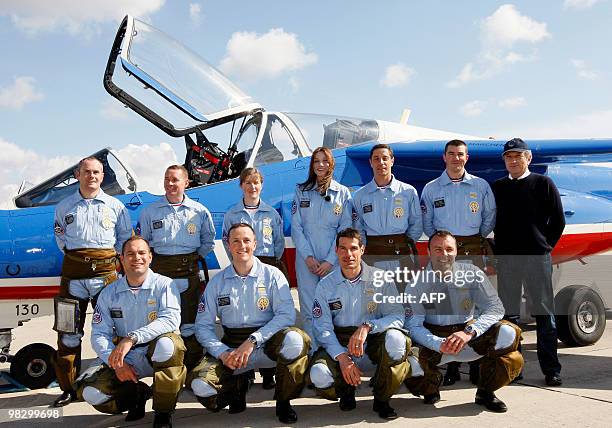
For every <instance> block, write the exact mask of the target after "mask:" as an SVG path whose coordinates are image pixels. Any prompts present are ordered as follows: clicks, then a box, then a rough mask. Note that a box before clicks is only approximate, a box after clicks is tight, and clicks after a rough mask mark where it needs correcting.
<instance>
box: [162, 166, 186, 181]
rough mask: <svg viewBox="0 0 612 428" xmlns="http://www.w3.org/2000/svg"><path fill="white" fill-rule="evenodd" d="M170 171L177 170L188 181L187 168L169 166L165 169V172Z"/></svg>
mask: <svg viewBox="0 0 612 428" xmlns="http://www.w3.org/2000/svg"><path fill="white" fill-rule="evenodd" d="M171 169H175V170H179V171H181V172H182V173H183V175H184V176H185V178H187V179H189V171H187V168H185V165H178V164H176V165H170V166H169V167H168V168H166V171H165V172H168V171H170V170H171Z"/></svg>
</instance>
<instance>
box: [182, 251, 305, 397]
mask: <svg viewBox="0 0 612 428" xmlns="http://www.w3.org/2000/svg"><path fill="white" fill-rule="evenodd" d="M217 317H218V318H219V320H220V321H221V325H222V326H223V330H224V336H223V338H219V336H218V335H217V333H216V331H215V320H216V319H217ZM294 324H295V308H294V305H293V299H292V297H291V292H290V290H289V284H288V283H287V279H286V278H285V276H284V275H283V274H282V273H281V271H280V270H279V269H277V268H275V267H273V266H269V265H266V264H264V263H262V262H261V261H259V259H257V258H256V257H255V258H254V264H253V267H252V269H251V271H250V272H249V274H248V275H247V276H246V277H240V276H239V275H238V274H237V273H236V271H235V270H234V266H233V265H230V266H228V267H227V268H225V269H223V270H222V271H221V272H219V273H218V274H217V275H215V276H214V277H213V278H212V279H211V280H210V283H209V284H208V286H207V287H206V290H205V291H204V295H203V296H202V300H201V302H200V304H199V306H198V315H197V318H196V324H195V327H196V330H195V331H196V332H195V334H196V337H197V338H198V341H199V342H200V343H201V344H202V346H203V347H204V348H205V349H206V350H207V351H208V355H206V356H204V358H203V359H202V361H201V362H200V363H199V364H198V366H197V367H196V368H195V369H194V370H193V371H192V372H191V373H190V374H189V377H188V379H187V383H188V384H189V385H190V386H191V388H192V390H193V392H194V394H195V395H196V396H198V397H200V398H210V397H212V396H215V395H216V394H217V393H221V392H222V388H223V383H224V382H229V380H228V379H227V377H226V376H225V375H224V376H220V375H219V376H214V377H210V375H211V374H213V373H219V372H223V371H224V370H226V371H227V370H229V369H225V366H224V365H223V363H222V362H221V360H219V356H220V355H221V354H222V353H223V352H226V351H231V350H233V349H235V348H237V347H238V346H239V345H240V344H242V343H243V342H244V341H245V340H246V339H247V337H248V336H250V335H252V336H254V337H255V339H256V341H257V344H256V347H255V349H254V350H253V353H252V354H251V355H250V357H249V360H248V364H247V366H246V367H245V368H242V369H238V370H234V371H233V372H231V371H230V374H231V375H239V374H242V373H245V372H247V371H249V370H253V369H258V368H262V367H263V368H272V367H277V372H276V394H275V396H276V398H277V399H278V400H282V399H291V398H295V394H296V393H299V391H300V390H301V388H302V387H303V382H304V375H305V371H306V367H307V364H308V357H307V354H308V350H309V345H310V339H309V338H308V336H307V335H306V334H305V333H304V332H302V331H301V330H299V329H297V328H295V327H293V325H294ZM271 341H275V342H276V345H275V348H276V349H270V347H269V346H268V344H269V343H268V342H271ZM272 354H278V358H276V359H272V358H271V355H272ZM211 367H212V368H211ZM223 373H225V372H223ZM229 377H230V378H231V377H233V376H229ZM279 395H280V396H279Z"/></svg>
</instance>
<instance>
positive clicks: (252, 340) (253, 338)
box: [247, 335, 257, 348]
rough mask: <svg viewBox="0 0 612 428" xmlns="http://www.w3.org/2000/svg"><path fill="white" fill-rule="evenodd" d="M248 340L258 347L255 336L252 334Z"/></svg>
mask: <svg viewBox="0 0 612 428" xmlns="http://www.w3.org/2000/svg"><path fill="white" fill-rule="evenodd" d="M247 340H248V341H249V342H251V343H252V344H253V345H255V347H256V348H257V338H256V337H255V336H253V335H250V336H249V337H248V339H247Z"/></svg>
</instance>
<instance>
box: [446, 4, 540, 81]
mask: <svg viewBox="0 0 612 428" xmlns="http://www.w3.org/2000/svg"><path fill="white" fill-rule="evenodd" d="M550 37H551V35H550V33H549V32H548V31H547V29H546V23H544V22H538V21H536V20H534V19H532V18H530V17H528V16H525V15H521V13H520V12H519V11H518V10H517V9H516V7H515V6H514V5H511V4H504V5H502V6H500V7H499V8H498V9H497V10H496V11H495V12H493V14H491V15H490V16H488V17H486V18H485V19H483V20H482V21H481V22H480V44H481V46H480V51H479V53H478V56H477V58H476V60H474V61H470V62H468V63H466V64H465V65H464V66H463V67H462V68H461V71H460V72H459V74H458V75H457V76H456V77H455V78H454V79H453V80H451V81H449V82H448V83H447V86H448V87H450V88H458V87H461V86H464V85H466V84H469V83H472V82H475V81H478V80H483V79H488V78H491V77H492V76H494V75H496V74H498V73H500V72H502V71H503V70H505V69H506V68H507V67H509V66H510V65H512V64H515V63H518V62H525V61H532V60H534V59H535V58H536V53H535V50H533V49H532V50H526V49H525V48H522V49H521V47H522V46H525V45H530V46H533V45H534V44H536V43H540V42H542V41H543V40H546V39H548V38H550ZM517 45H519V46H517Z"/></svg>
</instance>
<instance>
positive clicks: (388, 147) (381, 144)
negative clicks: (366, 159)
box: [370, 143, 394, 159]
mask: <svg viewBox="0 0 612 428" xmlns="http://www.w3.org/2000/svg"><path fill="white" fill-rule="evenodd" d="M378 149H387V150H389V154H390V155H391V158H393V157H394V156H393V149H392V148H391V146H390V145H388V144H384V143H378V144H376V145H375V146H374V147H372V148H371V149H370V159H372V155H373V154H374V150H378Z"/></svg>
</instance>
